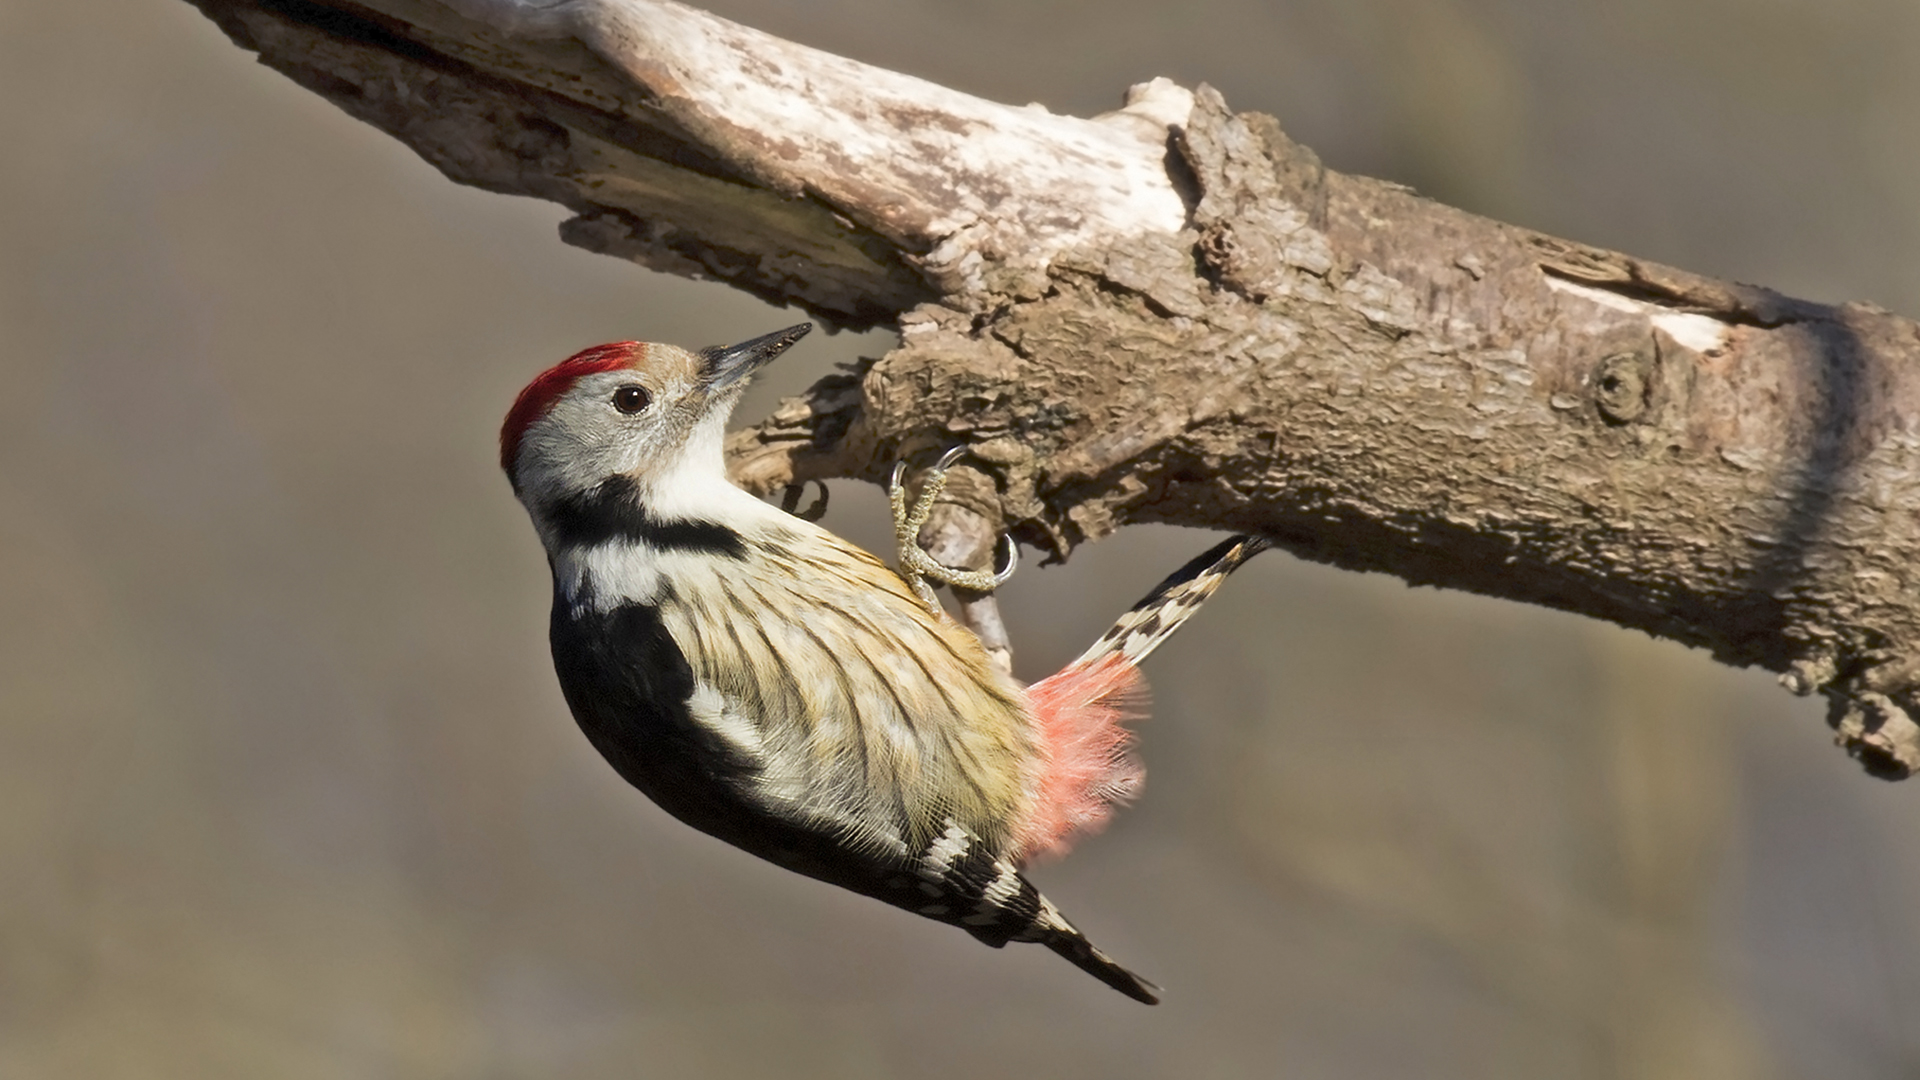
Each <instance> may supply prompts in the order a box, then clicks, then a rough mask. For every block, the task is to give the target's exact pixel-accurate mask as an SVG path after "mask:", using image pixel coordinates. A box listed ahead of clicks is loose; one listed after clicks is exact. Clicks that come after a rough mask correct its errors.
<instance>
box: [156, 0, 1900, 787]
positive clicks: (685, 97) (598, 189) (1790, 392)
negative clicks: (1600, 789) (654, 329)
mask: <svg viewBox="0 0 1920 1080" xmlns="http://www.w3.org/2000/svg"><path fill="white" fill-rule="evenodd" d="M194 2H195V3H196V5H197V6H199V7H200V8H201V9H202V10H203V11H205V12H206V13H207V14H208V15H209V16H210V17H212V18H213V19H214V20H215V21H216V22H218V23H219V25H220V26H221V27H222V28H223V29H224V30H225V31H226V32H227V33H228V34H229V35H230V36H232V37H233V39H234V40H235V41H236V42H238V43H239V44H241V45H243V46H245V47H247V48H249V49H253V50H255V51H257V52H259V53H260V56H261V59H262V60H263V61H264V62H266V63H268V64H270V65H272V66H274V67H276V68H278V69H279V70H281V71H284V72H285V73H287V74H288V75H289V76H291V77H292V78H294V79H296V80H298V81H299V82H300V83H301V84H302V85H305V86H307V87H309V88H311V89H313V90H315V91H316V92H318V93H321V94H323V95H325V96H326V97H328V98H329V99H330V100H333V101H334V102H336V103H338V104H339V105H340V106H341V107H342V108H344V109H346V110H347V111H348V112H350V113H352V114H353V115H355V116H357V117H359V118H361V119H363V120H366V121H367V122H369V123H372V124H374V125H376V126H378V127H380V128H382V129H383V130H385V131H388V132H390V133H392V134H394V135H395V136H396V137H398V138H400V139H402V140H404V141H406V142H407V143H408V144H409V145H410V146H412V147H414V148H415V149H416V150H417V151H418V152H419V153H420V154H421V155H422V156H424V157H425V158H426V159H427V160H429V161H431V162H432V163H433V164H435V165H436V166H438V167H439V168H440V169H441V170H442V171H444V172H445V173H446V174H447V175H448V176H449V177H451V178H453V179H455V180H458V181H460V182H463V183H469V184H475V185H478V186H481V187H485V188H488V189H491V190H496V191H505V192H512V193H516V194H528V195H536V196H539V197H542V198H547V199H551V200H554V201H556V202H560V203H563V204H565V205H566V206H568V207H570V208H571V209H572V210H573V211H574V212H575V214H576V215H577V216H576V217H574V218H573V219H572V220H571V221H569V222H568V223H567V224H566V225H564V226H563V227H562V236H563V238H564V239H566V240H567V241H568V242H569V243H574V244H578V245H581V246H583V247H587V248H590V249H593V250H596V251H603V252H607V253H609V254H615V255H619V256H621V257H624V258H628V259H632V260H633V261H635V262H639V263H641V264H643V265H646V266H650V267H654V268H656V269H662V270H667V271H670V272H673V273H679V274H686V275H693V276H704V277H713V278H717V279H720V280H724V281H728V282H731V283H732V284H734V285H737V286H739V287H741V288H744V289H747V290H749V291H751V292H754V293H755V294H757V295H760V296H762V297H765V298H767V299H769V300H772V301H775V302H780V303H793V304H798V305H800V306H801V307H804V308H805V309H807V310H808V311H809V312H811V313H813V314H814V315H815V316H817V317H819V318H821V319H823V320H826V321H828V322H830V323H833V324H836V325H842V326H871V325H877V324H894V325H897V326H898V327H899V329H900V331H901V344H900V346H899V347H898V348H896V349H894V350H893V351H891V352H889V353H888V354H887V355H886V356H885V357H883V358H880V359H879V360H877V361H871V362H867V363H865V364H863V365H862V366H861V367H860V368H859V369H857V370H852V371H846V372H841V373H838V374H836V375H834V376H831V377H829V378H827V379H825V380H823V381H822V382H821V383H819V384H818V385H816V386H815V387H814V388H813V390H812V391H811V392H810V393H809V394H808V395H807V396H805V397H804V398H799V399H791V400H789V401H787V402H785V403H783V404H782V405H781V407H780V408H779V410H778V411H777V412H776V413H775V414H774V415H773V416H772V417H770V418H769V419H768V420H766V421H765V422H764V423H762V424H761V425H760V426H759V427H757V428H755V429H753V430H750V431H745V432H741V433H739V434H738V435H737V436H736V437H735V439H734V442H733V450H734V453H735V455H736V472H737V474H738V475H739V477H740V478H741V479H742V480H743V482H745V483H747V484H748V485H749V486H751V487H754V488H756V489H758V490H762V491H772V490H777V489H778V488H780V487H781V486H783V485H785V484H788V483H790V482H794V481H797V480H806V479H825V478H830V477H858V478H863V479H868V480H875V481H878V480H880V479H881V478H882V477H883V475H884V473H885V472H886V469H887V467H888V466H889V465H890V464H891V462H892V461H893V460H895V459H896V458H899V457H901V456H903V455H908V454H914V453H918V452H920V451H922V450H927V449H932V448H935V447H942V446H946V445H949V444H953V443H957V442H966V443H969V444H971V446H972V449H973V458H972V460H973V461H974V462H975V463H977V464H980V466H981V469H980V470H979V471H976V473H975V475H976V476H977V481H978V482H976V483H973V484H971V485H967V484H958V483H957V484H956V485H955V498H956V501H957V502H958V503H959V504H960V505H961V506H963V507H964V508H966V509H967V510H968V511H969V512H970V513H972V514H973V515H975V516H976V517H977V518H978V519H980V520H983V521H986V522H989V523H992V522H1005V523H1006V525H1007V527H1009V528H1011V529H1013V530H1014V532H1015V534H1016V535H1017V536H1018V537H1019V538H1020V539H1022V540H1023V541H1025V542H1027V543H1029V544H1034V545H1037V546H1040V547H1042V548H1044V549H1046V550H1048V551H1050V552H1051V553H1053V554H1054V555H1055V556H1057V557H1064V556H1065V555H1066V553H1067V552H1068V551H1070V550H1071V548H1072V547H1073V546H1074V545H1076V544H1078V543H1081V542H1083V541H1085V540H1088V539H1092V538H1097V537H1099V536H1101V535H1104V534H1105V533H1108V532H1110V531H1112V530H1113V529H1115V528H1118V527H1119V526H1120V525H1122V524H1125V523H1128V522H1137V521H1163V522H1172V523H1177V524H1186V525H1198V526H1210V527H1225V528H1235V529H1243V530H1253V531H1259V532H1262V533H1265V534H1267V535H1270V536H1272V537H1274V538H1275V539H1276V540H1278V541H1279V542H1280V543H1281V544H1282V545H1284V546H1285V547H1287V548H1288V549H1290V550H1292V551H1294V552H1295V553H1297V554H1299V555H1301V556H1303V557H1306V558H1310V559H1316V560H1320V561H1324V562H1330V563H1334V564H1337V565H1340V566H1346V567H1351V568H1354V569H1364V570H1378V571H1383V572H1387V573H1392V574H1396V575H1398V576H1400V577H1402V578H1405V579H1407V580H1408V581H1411V582H1415V583H1419V584H1433V585H1444V586H1447V587H1450V588H1460V589H1468V590H1471V591H1475V592H1481V593H1486V594H1489V595H1495V596H1502V597H1507V598H1511V599H1515V600H1523V601H1527V602H1531V603H1538V604H1545V605H1548V606H1551V607H1557V608H1562V609H1565V610H1569V611H1576V612H1580V613H1582V614H1586V615H1590V616H1593V617H1596V618H1602V619H1607V620H1610V621H1613V622H1616V623H1619V624H1621V625H1624V626H1630V627H1636V628H1638V629H1642V630H1645V631H1647V632H1649V633H1654V634H1658V635H1661V636H1664V637H1669V638H1673V639H1676V640H1679V641H1684V642H1687V643H1689V644H1693V645H1698V646H1701V647H1703V648H1706V649H1709V650H1710V651H1711V652H1712V653H1713V655H1714V656H1716V657H1717V658H1719V659H1720V660H1722V661H1724V662H1726V663H1730V664H1737V665H1748V664H1758V665H1761V666H1764V667H1766V668H1768V669H1770V670H1773V671H1777V672H1781V673H1782V681H1783V682H1784V683H1786V684H1787V685H1788V687H1789V688H1790V689H1792V690H1794V691H1795V692H1798V693H1813V692H1816V691H1819V692H1822V693H1824V694H1825V695H1826V696H1827V697H1828V699H1829V702H1830V712H1829V719H1830V721H1831V722H1832V723H1833V724H1834V726H1835V728H1836V729H1837V730H1838V732H1839V733H1840V736H1841V738H1842V741H1843V742H1844V743H1845V744H1846V745H1847V746H1848V748H1849V750H1850V751H1851V752H1853V753H1854V754H1856V755H1857V756H1858V757H1859V758H1860V759H1861V761H1862V762H1863V763H1864V764H1865V765H1866V767H1867V768H1868V770H1869V771H1870V772H1872V773H1874V774H1875V775H1880V776H1888V777H1903V776H1906V775H1908V774H1909V773H1910V772H1911V771H1912V770H1914V769H1915V768H1920V726H1916V725H1915V723H1914V722H1913V720H1912V718H1911V717H1912V715H1913V714H1914V710H1915V709H1916V707H1920V610H1917V607H1916V598H1917V597H1920V590H1916V581H1915V569H1914V568H1915V566H1916V565H1917V564H1920V560H1917V559H1916V556H1917V555H1920V548H1917V542H1920V516H1917V515H1916V512H1915V510H1914V509H1913V508H1914V507H1916V506H1920V490H1916V489H1917V487H1920V481H1917V480H1916V477H1920V364H1916V363H1914V360H1915V359H1916V358H1920V328H1916V326H1915V324H1914V323H1913V322H1911V321H1909V320H1906V319H1902V318H1898V317H1896V316H1893V315H1891V314H1889V313H1887V312H1884V311H1881V310H1878V309H1875V308H1872V307H1869V306H1866V305H1857V304H1849V305H1843V306H1838V307H1833V306H1827V305H1821V304H1813V303H1808V302H1804V301H1798V300H1793V299H1789V298H1787V297H1783V296H1780V295H1778V294H1776V293H1773V292H1770V291H1768V290H1765V289H1761V288H1755V287H1751V286H1744V285H1735V284H1730V283H1727V282H1721V281H1715V280H1712V279H1708V278H1703V277H1700V276H1697V275H1693V274H1688V273H1685V272H1683V271H1678V270H1674V269H1671V268H1668V267H1663V266H1658V265H1655V264H1652V263H1648V262H1644V261H1642V260H1638V259H1634V258H1631V257H1629V256H1625V255H1620V254H1616V253H1613V252H1607V251H1601V250H1597V249H1594V248H1589V247H1585V246H1583V245H1579V244H1574V243H1569V242H1567V241H1562V240H1557V239H1554V238H1551V237H1547V236H1543V235H1541V234H1538V233H1534V232H1530V231H1528V230H1524V229H1519V228H1515V227H1512V226H1508V225H1504V224H1501V223H1499V222H1494V221H1489V220H1486V219H1484V218H1478V217H1475V216H1473V215H1471V214H1467V213H1464V212H1461V211H1458V210H1454V209H1452V208H1449V207H1445V206H1441V205H1439V204H1436V203H1433V202H1430V201H1428V200H1425V199H1422V198H1420V197H1418V196H1417V195H1415V194H1414V193H1412V192H1410V191H1408V190H1406V189H1404V188H1401V187H1397V186H1395V185H1392V184H1387V183H1382V182H1380V181H1375V180H1368V179H1365V178H1361V177H1353V176H1346V175H1342V174H1340V173H1337V172H1334V171H1332V170H1328V169H1326V168H1324V167H1323V166H1322V165H1321V164H1320V162H1319V161H1318V160H1317V159H1316V158H1315V157H1314V155H1313V154H1312V153H1311V152H1310V151H1308V150H1306V149H1304V148H1302V147H1300V146H1298V145H1296V144H1294V143H1292V142H1291V141H1290V140H1288V139H1287V137H1286V136H1285V135H1284V134H1283V133H1282V132H1281V131H1280V129H1279V127H1278V126H1277V125H1276V124H1275V122H1274V121H1273V120H1272V119H1271V118H1268V117H1265V116H1261V115H1258V114H1252V113H1243V114H1235V113H1232V112H1230V111H1229V110H1228V109H1227V108H1226V105H1225V103H1224V102H1223V101H1222V100H1221V99H1220V97H1219V95H1217V94H1216V93H1214V92H1212V91H1211V90H1209V89H1206V88H1204V87H1203V88H1201V89H1200V90H1199V91H1198V92H1197V93H1190V92H1188V91H1186V90H1184V89H1181V88H1179V87H1176V86H1173V85H1172V84H1170V83H1167V82H1165V81H1162V80H1156V81H1154V82H1152V83H1148V84H1145V85H1143V86H1140V87H1136V88H1134V90H1133V91H1132V92H1131V93H1130V94H1129V96H1128V104H1127V106H1126V107H1125V108H1124V109H1122V110H1120V111H1119V112H1115V113H1110V114H1107V115H1104V116H1101V117H1096V118H1093V119H1078V118H1073V117H1062V116H1055V115H1052V114H1050V113H1048V112H1047V111H1045V110H1044V109H1041V108H1039V107H1037V106H1029V107H1026V108H1013V107H1008V106H1002V105H997V104H993V103H990V102H985V101H980V100H978V99H975V98H971V97H967V96H965V95H962V94H958V93H955V92H953V91H950V90H946V89H943V88H941V87H938V86H934V85H931V84H929V83H926V82H923V81H920V80H917V79H913V78H909V77H907V76H903V75H899V74H895V73H892V72H888V71H883V70H879V69H875V68H871V67H867V66H864V65H861V64H856V63H853V62H851V61H848V60H844V59H841V58H838V57H834V56H830V55H828V54H825V53H821V52H818V51H816V50H812V49H808V48H805V47H802V46H798V45H794V44H792V43H789V42H785V41H780V40H778V39H775V38H772V37H769V36H767V35H764V34H761V33H758V32H756V31H753V30H749V29H746V28H744V27H740V26H736V25H733V24H730V23H727V22H725V21H724V20H721V19H718V18H715V17H713V16H710V15H706V14H704V13H701V12H698V11H694V10H691V9H688V8H685V7H681V6H679V5H677V4H672V3H667V2H662V0H573V2H564V0H563V2H548V3H535V2H531V0H444V2H440V3H436V2H433V0H369V2H366V3H357V4H350V3H337V2H326V3H316V2H310V0H194ZM976 524H977V522H976ZM978 531H979V530H977V529H974V530H973V532H978ZM975 546H977V544H976V545H975Z"/></svg>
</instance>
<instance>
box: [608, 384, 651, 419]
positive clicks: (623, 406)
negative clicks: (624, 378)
mask: <svg viewBox="0 0 1920 1080" xmlns="http://www.w3.org/2000/svg"><path fill="white" fill-rule="evenodd" d="M651 404H653V395H652V394H649V393H647V388H646V387H644V386H623V387H621V388H620V389H618V390H615V391H614V392H613V407H614V408H616V409H619V410H620V411H621V412H623V413H626V414H627V415H628V416H632V415H633V414H634V413H637V412H639V411H640V410H642V409H644V408H646V407H647V406H649V405H651Z"/></svg>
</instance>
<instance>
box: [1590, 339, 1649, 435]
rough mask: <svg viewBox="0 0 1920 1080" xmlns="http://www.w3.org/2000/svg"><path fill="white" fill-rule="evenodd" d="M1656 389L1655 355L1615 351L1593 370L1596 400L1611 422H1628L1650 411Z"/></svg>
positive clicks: (1595, 402)
mask: <svg viewBox="0 0 1920 1080" xmlns="http://www.w3.org/2000/svg"><path fill="white" fill-rule="evenodd" d="M1652 389H1653V358H1652V357H1649V356H1647V355H1646V354H1645V353H1639V352H1624V353H1614V354H1613V355H1611V356H1609V357H1607V358H1606V359H1604V360H1602V361H1600V366H1599V367H1597V368H1595V369H1594V372H1593V400H1594V404H1595V405H1596V406H1598V407H1599V409H1600V415H1601V416H1602V417H1604V418H1605V419H1606V421H1607V422H1608V423H1610V424H1627V423H1632V422H1633V421H1635V420H1638V419H1639V418H1640V417H1641V416H1643V415H1644V414H1645V413H1646V411H1647V399H1648V397H1650V396H1651V391H1652Z"/></svg>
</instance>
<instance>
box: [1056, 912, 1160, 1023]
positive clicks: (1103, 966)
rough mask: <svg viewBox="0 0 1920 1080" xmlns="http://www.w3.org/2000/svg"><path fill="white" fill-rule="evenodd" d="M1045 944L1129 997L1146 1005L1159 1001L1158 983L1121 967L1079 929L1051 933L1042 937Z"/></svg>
mask: <svg viewBox="0 0 1920 1080" xmlns="http://www.w3.org/2000/svg"><path fill="white" fill-rule="evenodd" d="M1046 946H1047V948H1049V949H1052V950H1053V951H1054V952H1057V953H1059V954H1060V955H1061V956H1064V957H1066V958H1067V959H1068V960H1069V961H1070V962H1072V964H1073V966H1075V967H1077V968H1079V969H1080V970H1081V971H1084V972H1086V973H1087V974H1089V975H1091V976H1093V977H1094V978H1096V979H1099V980H1100V981H1101V982H1103V983H1106V984H1107V985H1108V986H1111V987H1113V988H1114V989H1115V990H1118V991H1120V992H1121V993H1123V994H1125V995H1127V996H1128V997H1130V998H1132V999H1133V1000H1135V1001H1141V1002H1145V1003H1146V1004H1148V1005H1158V1004H1160V988H1159V987H1158V986H1155V985H1154V984H1153V983H1151V982H1149V981H1147V980H1146V979H1143V978H1141V977H1140V976H1139V975H1136V974H1134V973H1133V972H1131V971H1129V970H1127V969H1126V968H1124V967H1121V966H1120V965H1119V964H1118V963H1116V962H1115V961H1114V959H1113V958H1112V957H1110V956H1108V955H1107V954H1106V953H1103V952H1101V951H1100V950H1099V948H1098V947H1096V946H1095V945H1094V943H1093V942H1091V941H1088V940H1087V936H1086V935H1085V934H1082V933H1081V932H1080V931H1078V930H1074V931H1072V932H1070V933H1058V934H1054V935H1051V936H1050V937H1048V938H1047V939H1046Z"/></svg>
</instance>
